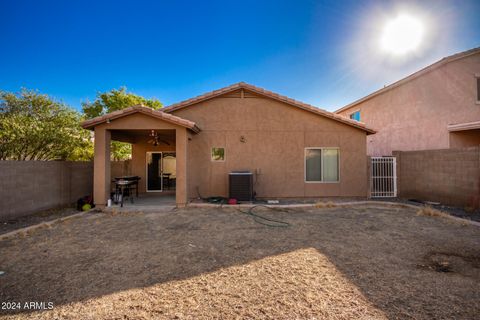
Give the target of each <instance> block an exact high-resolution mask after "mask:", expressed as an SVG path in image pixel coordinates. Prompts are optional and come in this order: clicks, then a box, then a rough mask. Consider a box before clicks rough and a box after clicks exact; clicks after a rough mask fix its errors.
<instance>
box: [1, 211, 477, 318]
mask: <svg viewBox="0 0 480 320" xmlns="http://www.w3.org/2000/svg"><path fill="white" fill-rule="evenodd" d="M258 212H259V213H260V214H262V215H266V216H269V217H272V218H275V219H280V220H283V221H286V222H288V223H290V224H291V225H290V226H289V227H287V228H271V227H267V226H264V225H261V224H258V223H256V222H255V221H254V219H252V217H251V216H247V215H245V214H242V213H240V212H238V211H236V210H234V209H231V208H214V209H198V208H189V209H185V210H178V211H174V212H164V213H148V214H142V213H137V214H116V215H114V214H106V213H96V214H89V215H88V216H83V217H81V218H75V219H71V220H68V221H66V222H63V223H59V224H56V225H54V226H52V227H51V228H45V229H41V230H37V231H34V232H33V233H32V234H24V235H21V236H19V237H17V238H14V239H9V240H3V241H1V242H0V257H1V258H0V270H1V271H4V272H5V273H4V274H3V275H0V302H1V303H2V308H4V309H5V307H10V308H11V307H12V302H15V303H16V302H19V304H17V305H16V306H18V305H20V309H16V310H13V311H8V312H7V310H1V311H0V312H2V314H3V317H4V318H6V319H212V318H213V319H232V318H237V319H258V318H268V319H386V318H391V319H397V318H400V319H432V318H435V319H454V318H455V319H474V318H478V315H479V314H480V290H479V288H480V228H479V227H475V226H471V225H466V224H463V223H459V222H456V221H452V220H450V219H448V218H444V217H431V216H419V215H417V214H416V212H415V210H413V209H405V208H396V207H383V206H382V205H380V204H379V205H378V206H375V207H368V206H360V207H356V208H340V207H333V208H323V209H317V208H309V209H295V210H289V212H271V211H269V210H267V209H261V210H260V209H259V210H258ZM25 302H44V304H43V307H46V308H48V306H49V304H48V303H49V302H51V303H53V310H49V311H34V310H32V309H33V308H34V307H31V308H25V305H24V303H25ZM8 303H10V304H9V305H8ZM27 306H30V305H29V304H28V305H27ZM40 306H42V305H40ZM37 307H38V305H37ZM0 317H2V316H0Z"/></svg>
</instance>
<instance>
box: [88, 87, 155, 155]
mask: <svg viewBox="0 0 480 320" xmlns="http://www.w3.org/2000/svg"><path fill="white" fill-rule="evenodd" d="M137 104H142V105H144V106H147V107H150V108H152V109H155V110H156V109H160V108H161V107H162V106H163V105H162V103H161V102H160V101H158V100H157V99H146V98H144V97H141V96H138V95H136V94H133V93H131V92H127V88H125V87H122V88H120V89H118V90H117V89H112V90H110V91H107V92H103V93H99V94H97V97H96V99H95V101H93V102H88V101H87V102H84V103H82V108H83V113H84V116H85V118H86V119H91V118H94V117H98V116H102V115H104V114H106V113H110V112H113V111H117V110H122V109H125V108H128V107H131V106H134V105H137ZM111 153H112V158H113V160H125V159H128V158H130V155H131V153H132V149H131V145H130V144H129V143H124V142H119V141H112V143H111Z"/></svg>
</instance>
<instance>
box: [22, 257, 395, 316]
mask: <svg viewBox="0 0 480 320" xmlns="http://www.w3.org/2000/svg"><path fill="white" fill-rule="evenodd" d="M78 315H83V317H84V318H85V319H90V318H91V319H93V318H96V319H120V318H123V317H124V316H125V315H126V316H127V318H129V317H130V316H132V317H134V318H136V319H264V318H269V319H387V317H386V315H385V314H384V313H383V312H382V311H381V310H379V309H377V308H376V307H375V306H373V305H372V304H371V303H370V302H369V301H368V299H366V298H365V297H364V296H363V294H362V293H361V291H360V290H359V289H358V288H357V287H356V286H355V285H354V284H352V283H351V282H350V281H349V280H348V279H347V278H345V277H344V276H343V275H342V273H341V272H339V271H338V270H337V269H336V267H335V265H333V264H332V263H331V262H330V261H329V260H328V258H327V257H326V256H325V255H323V254H320V253H319V252H318V251H317V250H315V249H313V248H311V249H301V250H297V251H294V252H290V253H286V254H281V255H278V256H272V257H267V258H264V259H261V260H258V261H252V262H250V263H247V264H244V265H239V266H232V267H228V268H222V269H220V270H218V271H215V272H211V273H206V274H201V275H198V276H195V277H192V278H188V279H184V280H177V281H170V282H166V283H161V284H157V285H154V286H151V287H147V288H142V289H130V290H126V291H123V292H118V293H113V294H110V295H106V296H103V297H100V298H96V299H89V300H87V301H82V302H78V303H74V304H70V305H64V306H59V307H57V308H55V310H53V311H47V312H35V313H31V314H29V315H25V316H24V318H26V319H57V318H58V319H59V318H61V319H75V318H76V317H77V316H78Z"/></svg>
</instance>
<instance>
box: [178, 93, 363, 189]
mask: <svg viewBox="0 0 480 320" xmlns="http://www.w3.org/2000/svg"><path fill="white" fill-rule="evenodd" d="M173 114H174V115H176V116H179V117H182V118H185V119H188V120H191V121H194V122H196V124H197V125H198V126H199V127H200V128H201V130H202V131H201V132H200V133H199V134H197V135H192V136H191V141H189V143H188V153H187V154H188V168H187V170H188V175H187V178H188V194H189V196H190V197H196V195H197V191H196V189H197V187H198V188H199V190H200V193H201V195H202V196H203V197H206V196H213V195H219V196H227V195H228V173H229V172H231V171H234V170H249V171H252V172H255V171H260V174H259V175H258V180H257V182H256V184H255V186H254V189H255V191H256V192H257V196H258V197H275V198H277V197H322V196H366V195H367V172H366V170H367V162H366V160H367V158H366V134H365V132H364V131H362V130H359V129H356V128H353V127H350V126H348V125H345V124H341V123H339V122H336V121H334V120H330V119H327V118H323V117H320V116H317V115H314V114H312V113H310V112H307V111H304V110H300V109H297V108H295V107H291V106H288V105H286V104H284V103H281V102H277V101H275V100H272V99H267V98H260V97H258V98H239V97H238V98H226V97H217V98H214V99H211V100H207V101H204V102H201V103H199V104H197V105H194V106H190V107H187V108H184V109H180V110H177V111H174V112H173ZM241 136H244V137H245V139H246V142H245V143H242V142H241V141H240V137H241ZM212 147H224V148H225V157H226V159H225V161H224V162H212V161H211V159H210V152H211V148H212ZM306 147H339V148H340V182H339V183H305V182H304V148H306ZM178 170H179V168H178V167H177V171H178Z"/></svg>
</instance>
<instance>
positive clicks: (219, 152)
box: [212, 147, 225, 161]
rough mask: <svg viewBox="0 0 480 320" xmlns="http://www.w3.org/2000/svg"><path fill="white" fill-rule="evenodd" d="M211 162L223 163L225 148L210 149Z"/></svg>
mask: <svg viewBox="0 0 480 320" xmlns="http://www.w3.org/2000/svg"><path fill="white" fill-rule="evenodd" d="M212 161H225V148H216V147H213V148H212Z"/></svg>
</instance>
